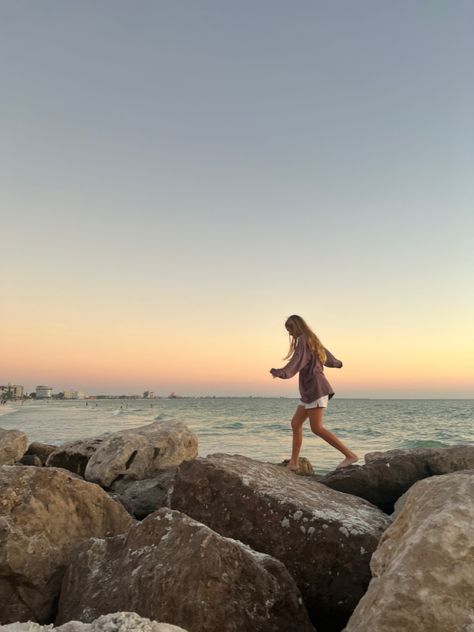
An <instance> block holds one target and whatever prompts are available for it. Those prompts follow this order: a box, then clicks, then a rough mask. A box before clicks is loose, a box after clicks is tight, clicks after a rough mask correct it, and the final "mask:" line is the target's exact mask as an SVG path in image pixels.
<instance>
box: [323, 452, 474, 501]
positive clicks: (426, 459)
mask: <svg viewBox="0 0 474 632" xmlns="http://www.w3.org/2000/svg"><path fill="white" fill-rule="evenodd" d="M365 460H366V464H365V465H361V466H357V465H355V466H353V467H348V468H345V469H343V470H337V471H336V472H334V473H331V474H328V475H327V476H326V477H324V478H322V479H320V482H321V483H323V484H324V485H327V486H328V487H331V489H337V490H338V491H341V492H346V493H347V494H354V495H355V496H360V497H361V498H365V499H366V500H368V501H369V502H371V503H373V504H374V505H377V507H380V509H382V510H383V511H385V512H387V513H391V512H392V511H393V507H394V504H395V502H396V501H397V499H398V498H400V496H401V495H402V494H404V493H405V492H406V491H407V490H408V489H409V488H410V487H411V486H412V485H413V484H414V483H416V482H417V481H419V480H421V479H424V478H427V477H429V476H434V475H439V474H449V473H451V472H456V471H458V470H467V469H472V468H474V445H472V446H470V445H459V446H453V447H450V448H416V449H414V450H390V451H388V452H372V453H369V454H367V455H366V456H365Z"/></svg>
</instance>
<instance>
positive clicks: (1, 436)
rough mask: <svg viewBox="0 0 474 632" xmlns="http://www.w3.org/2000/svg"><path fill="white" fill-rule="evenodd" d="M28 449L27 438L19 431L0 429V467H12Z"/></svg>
mask: <svg viewBox="0 0 474 632" xmlns="http://www.w3.org/2000/svg"><path fill="white" fill-rule="evenodd" d="M27 447H28V437H27V436H26V434H25V433H24V432H21V430H5V429H4V428H0V465H13V464H14V463H16V462H17V461H19V460H20V459H21V457H22V456H23V455H24V454H25V452H26V449H27Z"/></svg>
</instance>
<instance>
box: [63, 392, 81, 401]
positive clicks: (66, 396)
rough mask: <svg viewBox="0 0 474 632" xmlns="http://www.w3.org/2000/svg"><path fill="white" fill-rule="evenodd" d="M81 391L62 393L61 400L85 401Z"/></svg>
mask: <svg viewBox="0 0 474 632" xmlns="http://www.w3.org/2000/svg"><path fill="white" fill-rule="evenodd" d="M85 397H86V396H85V395H84V393H83V392H82V391H64V393H63V399H85Z"/></svg>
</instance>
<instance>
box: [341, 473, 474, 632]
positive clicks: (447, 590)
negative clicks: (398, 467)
mask: <svg viewBox="0 0 474 632" xmlns="http://www.w3.org/2000/svg"><path fill="white" fill-rule="evenodd" d="M371 568H372V574H373V579H372V580H371V582H370V585H369V588H368V590H367V593H366V594H365V595H364V597H363V598H362V600H361V601H360V603H359V604H358V606H357V608H356V610H355V612H354V614H353V616H352V617H351V619H350V621H349V623H348V625H347V628H346V630H347V632H366V631H367V630H377V632H407V630H409V631H410V632H422V631H423V632H425V631H426V632H428V631H429V632H468V631H470V630H471V629H474V470H471V471H465V472H456V473H454V474H447V475H444V476H434V477H431V478H429V479H426V480H423V481H420V482H418V483H416V484H415V485H414V486H413V487H412V488H411V489H410V490H409V491H408V492H407V493H406V494H405V496H403V497H402V498H401V499H400V500H399V502H398V503H397V505H396V510H395V520H394V522H393V524H392V525H391V526H390V527H389V529H387V531H386V532H385V533H384V535H383V537H382V539H381V541H380V545H379V547H378V549H377V551H376V552H375V553H374V555H373V557H372V562H371Z"/></svg>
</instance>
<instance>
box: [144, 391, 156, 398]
mask: <svg viewBox="0 0 474 632" xmlns="http://www.w3.org/2000/svg"><path fill="white" fill-rule="evenodd" d="M143 399H155V393H154V392H153V391H145V392H144V393H143Z"/></svg>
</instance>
